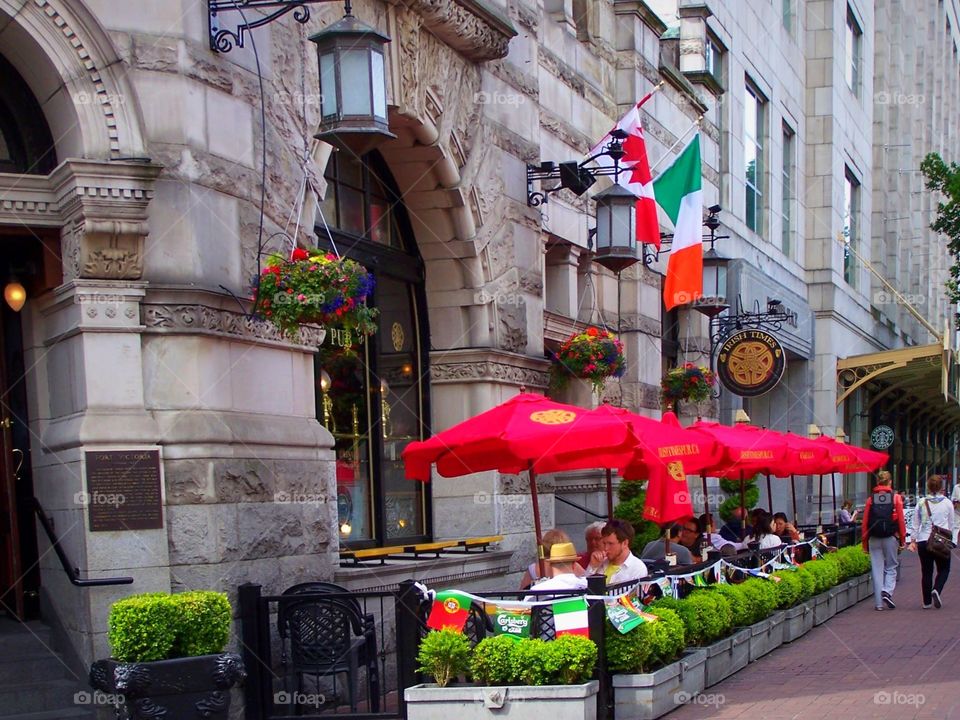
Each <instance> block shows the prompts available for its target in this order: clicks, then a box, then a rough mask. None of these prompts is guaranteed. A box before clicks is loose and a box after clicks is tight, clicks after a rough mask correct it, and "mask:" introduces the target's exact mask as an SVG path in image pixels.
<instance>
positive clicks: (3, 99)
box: [0, 55, 57, 175]
mask: <svg viewBox="0 0 960 720" xmlns="http://www.w3.org/2000/svg"><path fill="white" fill-rule="evenodd" d="M56 165H57V156H56V153H55V151H54V147H53V136H52V135H51V134H50V127H49V126H48V125H47V121H46V118H44V117H43V111H42V110H41V109H40V105H39V103H38V102H37V100H36V98H35V97H34V96H33V93H32V92H31V91H30V88H29V87H28V86H27V83H26V82H24V80H23V78H21V77H20V73H18V72H17V71H16V69H15V68H14V67H13V65H11V64H10V63H9V62H7V60H6V59H5V58H4V57H3V56H2V55H0V173H20V174H30V175H46V174H47V173H49V172H50V171H51V170H53V169H54V168H55V167H56Z"/></svg>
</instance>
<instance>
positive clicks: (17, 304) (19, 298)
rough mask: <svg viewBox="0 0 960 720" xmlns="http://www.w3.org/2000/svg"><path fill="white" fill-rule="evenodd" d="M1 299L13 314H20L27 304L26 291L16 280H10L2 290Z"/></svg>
mask: <svg viewBox="0 0 960 720" xmlns="http://www.w3.org/2000/svg"><path fill="white" fill-rule="evenodd" d="M3 299H4V301H5V302H6V303H7V305H9V306H10V309H11V310H13V311H14V312H20V311H21V310H22V309H23V306H24V304H25V303H26V302H27V290H26V288H24V287H23V285H21V284H20V283H18V282H17V281H16V280H11V281H10V282H8V283H7V285H6V287H5V288H3Z"/></svg>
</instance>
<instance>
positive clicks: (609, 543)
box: [587, 520, 647, 585]
mask: <svg viewBox="0 0 960 720" xmlns="http://www.w3.org/2000/svg"><path fill="white" fill-rule="evenodd" d="M600 535H601V537H602V542H603V550H602V551H600V552H595V553H593V554H591V555H590V567H588V568H587V575H603V576H605V577H606V579H607V585H617V584H618V583H624V582H628V581H630V580H639V579H640V578H644V577H646V576H647V566H646V565H644V563H643V561H642V560H641V559H640V558H638V557H637V556H636V555H634V554H633V553H632V552H630V543H631V542H633V537H634V532H633V525H631V524H630V523H629V522H627V521H626V520H611V521H610V522H608V523H607V524H606V525H604V526H603V530H601V531H600Z"/></svg>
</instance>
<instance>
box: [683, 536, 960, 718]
mask: <svg viewBox="0 0 960 720" xmlns="http://www.w3.org/2000/svg"><path fill="white" fill-rule="evenodd" d="M900 559H901V568H900V581H899V582H898V583H897V589H896V591H895V592H894V601H895V602H896V603H897V609H896V610H885V611H883V612H877V611H876V610H874V607H873V598H872V596H871V597H870V599H867V600H864V601H862V602H860V603H858V604H856V605H854V606H853V607H852V608H849V609H848V610H846V611H844V612H842V613H840V614H838V615H836V616H834V617H833V618H832V619H830V620H828V621H827V622H826V623H824V624H823V625H819V626H817V627H815V628H813V630H811V631H810V632H809V633H807V634H806V635H804V636H803V637H802V638H800V639H799V640H796V641H794V642H792V643H789V644H787V645H782V646H781V647H780V648H778V649H777V650H774V651H773V652H772V653H770V654H769V655H767V656H765V657H763V658H761V659H760V660H758V661H757V662H755V663H751V664H750V665H748V666H747V667H746V668H744V669H743V670H741V671H740V672H738V673H736V674H735V675H733V676H732V677H729V678H727V679H726V680H724V681H723V682H721V683H719V684H717V685H714V686H713V687H710V688H707V689H706V690H704V691H703V693H702V694H701V695H699V696H698V697H696V698H694V702H693V703H691V704H688V705H685V706H684V707H682V708H678V709H677V710H675V711H674V712H672V713H670V714H669V715H667V716H666V717H668V718H669V719H670V720H694V719H695V718H720V719H725V718H750V719H751V720H755V719H756V718H776V720H788V719H799V720H807V719H809V720H814V719H816V720H819V719H821V718H840V719H842V720H887V718H890V719H891V720H894V719H895V720H951V719H955V720H960V671H958V668H960V586H958V582H960V581H958V580H957V578H956V577H952V576H951V577H950V579H949V580H948V582H947V586H946V588H945V590H944V593H943V608H942V609H940V610H936V609H930V610H921V608H920V562H919V560H918V559H917V556H916V554H915V553H911V552H909V551H906V550H905V551H904V552H903V554H902V555H901V556H900ZM951 564H952V568H951V572H953V573H956V574H957V575H960V551H958V550H954V553H953V560H952V562H951Z"/></svg>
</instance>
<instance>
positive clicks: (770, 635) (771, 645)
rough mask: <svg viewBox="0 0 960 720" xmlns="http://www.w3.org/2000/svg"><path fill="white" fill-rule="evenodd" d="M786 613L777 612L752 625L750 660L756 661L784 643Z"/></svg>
mask: <svg viewBox="0 0 960 720" xmlns="http://www.w3.org/2000/svg"><path fill="white" fill-rule="evenodd" d="M784 619H785V616H784V613H783V612H782V611H780V612H775V613H774V614H773V615H771V616H770V617H768V618H766V619H764V620H761V621H760V622H758V623H754V624H753V625H751V626H750V662H756V661H757V660H759V659H760V658H762V657H763V656H764V655H766V654H767V653H768V652H771V651H772V650H776V649H777V648H778V647H780V646H781V645H783V623H784Z"/></svg>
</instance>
